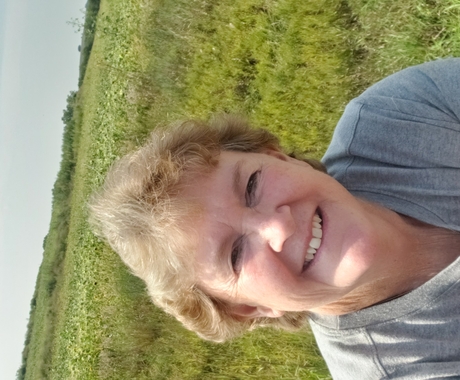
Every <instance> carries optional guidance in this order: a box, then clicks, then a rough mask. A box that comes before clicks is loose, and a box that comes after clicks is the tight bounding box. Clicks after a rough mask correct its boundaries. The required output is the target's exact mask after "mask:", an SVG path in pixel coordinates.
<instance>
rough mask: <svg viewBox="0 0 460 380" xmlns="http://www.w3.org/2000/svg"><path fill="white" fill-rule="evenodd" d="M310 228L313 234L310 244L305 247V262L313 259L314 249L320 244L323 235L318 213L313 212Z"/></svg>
mask: <svg viewBox="0 0 460 380" xmlns="http://www.w3.org/2000/svg"><path fill="white" fill-rule="evenodd" d="M311 230H312V232H311V234H312V235H313V237H312V239H311V240H310V244H309V247H308V249H307V256H306V257H305V261H306V262H309V261H311V260H313V258H314V257H315V253H316V251H317V250H318V248H319V247H320V246H321V238H322V237H323V230H322V227H321V218H320V217H319V215H318V214H315V216H313V224H312V228H311Z"/></svg>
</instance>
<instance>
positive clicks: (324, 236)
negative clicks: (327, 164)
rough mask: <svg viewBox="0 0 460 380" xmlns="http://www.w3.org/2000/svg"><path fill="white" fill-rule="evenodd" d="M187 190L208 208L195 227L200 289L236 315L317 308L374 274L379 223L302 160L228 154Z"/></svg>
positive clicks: (186, 193)
mask: <svg viewBox="0 0 460 380" xmlns="http://www.w3.org/2000/svg"><path fill="white" fill-rule="evenodd" d="M183 195H184V196H185V197H186V198H188V199H190V200H191V201H193V202H197V203H198V204H199V205H200V206H201V207H202V210H203V214H202V216H201V217H200V218H198V220H196V225H195V226H194V227H195V228H196V231H197V232H198V234H197V235H198V237H199V241H198V242H197V244H198V247H197V251H196V255H195V263H194V264H195V269H196V273H197V285H198V286H199V287H201V288H202V289H203V290H204V291H206V292H207V293H209V294H210V295H212V296H215V297H218V298H220V299H223V300H225V301H228V302H230V304H232V305H234V308H235V313H237V314H241V315H247V316H262V315H265V316H274V317H276V316H279V315H281V314H282V312H283V311H305V310H311V309H315V308H320V307H321V306H324V305H327V304H330V303H333V302H335V301H337V300H339V299H341V298H342V297H344V296H345V295H347V294H348V293H349V292H350V291H352V290H354V289H356V288H357V287H358V286H360V285H362V284H365V283H366V282H368V281H370V280H372V278H374V276H376V275H378V257H379V255H378V251H379V249H380V247H381V246H382V244H381V242H379V236H378V230H379V226H378V223H376V222H375V220H374V219H373V218H372V215H370V213H369V212H368V211H367V208H366V207H365V205H364V204H363V202H361V201H359V200H357V199H356V198H355V197H353V196H352V195H351V194H350V193H349V192H348V191H347V190H346V189H345V188H344V187H343V186H342V185H340V184H339V183H338V182H337V181H336V180H334V179H333V178H332V177H330V176H328V175H327V174H324V173H321V172H319V171H317V170H314V169H313V168H312V167H311V166H309V165H308V164H307V163H305V162H303V161H298V160H295V159H293V158H290V157H288V156H286V155H284V154H282V153H280V152H275V151H269V152H267V153H241V152H228V151H224V152H222V153H221V154H220V156H219V164H218V167H217V168H216V169H215V170H214V171H213V172H212V173H211V174H210V175H207V176H203V177H201V178H196V180H195V181H194V182H193V183H192V184H190V185H189V186H188V187H187V188H186V189H185V190H184V194H183ZM315 236H316V237H315ZM382 248H383V249H384V247H382Z"/></svg>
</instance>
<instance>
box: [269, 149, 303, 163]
mask: <svg viewBox="0 0 460 380" xmlns="http://www.w3.org/2000/svg"><path fill="white" fill-rule="evenodd" d="M263 153H264V154H267V155H269V156H272V157H275V158H277V159H278V160H281V161H286V162H291V163H293V164H296V165H301V166H310V164H308V163H307V162H305V161H303V160H298V159H296V158H294V157H291V156H288V155H287V154H285V153H283V152H281V151H280V150H275V149H267V150H264V152H263Z"/></svg>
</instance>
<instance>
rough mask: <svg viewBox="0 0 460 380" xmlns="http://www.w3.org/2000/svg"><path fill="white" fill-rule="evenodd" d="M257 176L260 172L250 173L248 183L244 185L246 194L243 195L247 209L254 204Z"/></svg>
mask: <svg viewBox="0 0 460 380" xmlns="http://www.w3.org/2000/svg"><path fill="white" fill-rule="evenodd" d="M259 175H260V170H257V171H256V172H254V173H252V174H251V176H250V177H249V179H248V183H247V185H246V194H245V198H246V205H247V206H248V207H251V206H252V205H253V204H254V198H255V193H256V190H257V185H258V182H259Z"/></svg>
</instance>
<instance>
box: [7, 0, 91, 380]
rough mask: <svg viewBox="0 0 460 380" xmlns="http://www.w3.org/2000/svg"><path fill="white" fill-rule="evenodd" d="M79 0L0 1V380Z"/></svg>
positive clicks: (33, 251)
mask: <svg viewBox="0 0 460 380" xmlns="http://www.w3.org/2000/svg"><path fill="white" fill-rule="evenodd" d="M84 6H85V0H40V1H36V0H0V378H1V379H5V380H9V379H15V376H16V372H17V370H18V369H19V367H20V365H21V354H22V349H23V346H24V339H25V334H26V327H27V321H28V317H29V311H30V301H31V299H32V295H33V291H34V288H35V281H36V277H37V273H38V268H39V266H40V263H41V261H42V257H43V248H42V243H43V239H44V237H45V236H46V234H47V233H48V228H49V223H50V219H51V196H52V195H51V190H52V187H53V184H54V181H55V180H56V177H57V172H58V169H59V163H60V160H61V143H62V133H63V128H64V125H63V123H62V121H61V117H62V111H63V109H64V108H65V107H66V98H67V95H68V94H69V93H70V91H75V90H77V89H78V85H77V83H78V63H79V52H78V45H79V44H80V40H81V32H77V31H76V30H75V28H74V27H72V26H71V25H69V24H67V22H68V21H70V20H71V19H75V18H79V19H82V16H83V13H82V10H83V9H84Z"/></svg>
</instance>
